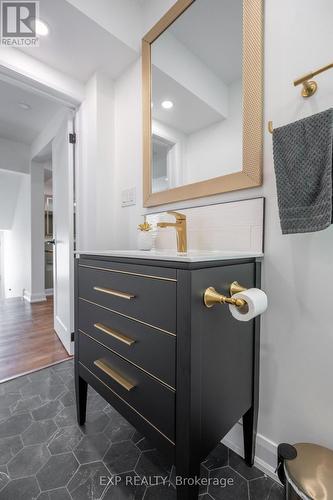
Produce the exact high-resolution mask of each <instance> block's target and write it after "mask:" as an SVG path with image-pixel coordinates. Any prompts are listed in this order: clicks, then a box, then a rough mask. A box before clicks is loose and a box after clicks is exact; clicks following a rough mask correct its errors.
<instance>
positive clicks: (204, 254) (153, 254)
mask: <svg viewBox="0 0 333 500" xmlns="http://www.w3.org/2000/svg"><path fill="white" fill-rule="evenodd" d="M75 253H76V255H80V254H81V255H97V256H98V255H101V256H105V257H128V258H132V259H155V260H171V261H176V262H207V261H212V260H232V259H247V258H253V257H263V255H264V254H263V253H260V252H251V251H248V252H242V251H231V250H230V251H228V250H223V251H222V250H216V251H208V250H207V251H205V250H189V251H188V252H187V253H186V254H178V253H177V251H175V250H148V251H145V250H104V251H101V250H98V251H91V250H89V251H84V250H78V251H76V252H75Z"/></svg>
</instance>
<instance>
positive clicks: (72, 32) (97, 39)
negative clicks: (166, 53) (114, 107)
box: [21, 0, 138, 83]
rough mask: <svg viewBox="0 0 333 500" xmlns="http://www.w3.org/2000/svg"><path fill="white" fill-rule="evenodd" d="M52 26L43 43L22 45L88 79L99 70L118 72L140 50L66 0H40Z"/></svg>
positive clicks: (44, 17)
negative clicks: (134, 48)
mask: <svg viewBox="0 0 333 500" xmlns="http://www.w3.org/2000/svg"><path fill="white" fill-rule="evenodd" d="M39 4H40V18H41V19H42V20H43V21H45V22H46V23H47V24H48V25H49V27H50V33H49V35H48V36H47V37H43V38H42V39H41V40H40V47H32V48H25V49H21V50H22V51H23V52H25V53H27V54H29V55H30V56H32V57H35V58H36V59H38V60H39V61H41V62H43V63H45V64H48V65H49V66H51V67H53V68H55V69H57V70H59V71H62V72H63V73H66V74H67V75H70V76H72V77H74V78H76V79H77V80H80V81H81V82H83V83H84V82H86V81H87V80H88V79H89V78H90V76H92V75H93V73H94V72H95V71H97V70H101V71H103V72H104V73H106V74H107V75H108V76H109V77H110V78H116V77H117V76H119V75H120V74H121V73H122V72H123V71H124V70H125V69H126V67H127V66H128V65H129V64H131V63H132V62H134V61H135V60H136V59H137V58H138V54H137V53H136V52H135V51H134V50H133V49H130V48H129V47H128V46H127V45H125V44H124V43H122V42H121V41H120V40H119V39H118V38H116V37H114V36H113V35H112V34H111V33H110V32H108V31H106V30H105V29H103V28H102V27H101V26H100V25H99V24H97V23H95V22H94V21H93V20H92V19H91V18H89V17H87V16H85V15H84V14H83V13H82V12H81V11H79V10H78V9H76V8H75V7H73V6H72V5H71V4H69V3H68V2H66V1H65V0H40V1H39Z"/></svg>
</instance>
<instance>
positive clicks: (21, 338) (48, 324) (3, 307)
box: [0, 297, 70, 382]
mask: <svg viewBox="0 0 333 500" xmlns="http://www.w3.org/2000/svg"><path fill="white" fill-rule="evenodd" d="M67 358H68V359H69V358H70V356H68V354H67V352H66V350H65V349H64V347H63V345H62V343H61V342H60V340H59V339H58V337H57V335H56V333H55V332H54V330H53V298H51V297H49V298H48V299H47V301H46V302H39V303H36V304H30V303H29V302H27V301H25V300H23V299H21V298H15V299H7V300H3V301H0V382H1V381H4V380H7V379H9V378H13V377H16V376H19V375H22V374H24V373H27V372H30V371H33V370H38V369H40V368H43V367H45V366H48V365H50V364H52V363H56V362H58V361H61V360H64V359H67Z"/></svg>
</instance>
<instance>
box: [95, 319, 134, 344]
mask: <svg viewBox="0 0 333 500" xmlns="http://www.w3.org/2000/svg"><path fill="white" fill-rule="evenodd" d="M94 327H95V328H96V329H97V330H100V331H101V332H103V333H106V334H107V335H111V337H113V338H115V339H117V340H119V341H120V342H123V343H124V344H126V345H128V346H131V345H133V344H135V340H134V339H131V338H130V337H127V336H126V335H124V334H122V333H120V332H117V331H116V330H111V328H109V327H107V326H105V325H102V323H95V324H94Z"/></svg>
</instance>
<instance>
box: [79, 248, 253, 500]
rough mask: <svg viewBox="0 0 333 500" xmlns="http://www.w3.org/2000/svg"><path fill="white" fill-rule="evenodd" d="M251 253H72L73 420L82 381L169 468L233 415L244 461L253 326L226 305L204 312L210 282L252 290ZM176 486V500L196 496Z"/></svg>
mask: <svg viewBox="0 0 333 500" xmlns="http://www.w3.org/2000/svg"><path fill="white" fill-rule="evenodd" d="M260 260H261V259H260V258H258V257H255V256H251V255H250V256H246V257H237V258H236V257H234V258H233V257H232V256H231V257H230V256H228V257H226V258H223V257H221V258H220V259H219V260H216V259H215V260H206V261H205V260H203V261H200V260H198V259H197V260H196V261H186V259H184V260H166V258H163V259H162V258H161V259H160V260H159V259H158V258H153V259H149V258H148V259H147V258H145V259H144V258H133V257H127V256H115V255H111V254H110V255H106V254H99V255H90V254H81V255H80V256H77V259H76V332H75V378H76V399H77V412H78V421H79V424H80V425H82V424H84V422H85V416H86V401H87V386H88V384H90V385H91V386H92V387H93V388H94V389H95V390H96V391H97V392H98V393H99V394H101V395H102V396H103V397H104V398H105V399H106V400H107V401H108V402H109V403H110V404H111V405H112V406H113V407H114V408H115V409H116V410H117V411H118V412H120V413H121V414H122V415H123V416H124V417H125V418H126V419H127V420H128V421H129V422H130V423H131V424H132V425H133V426H134V427H136V428H137V429H138V430H139V431H140V432H141V433H142V434H144V435H145V436H146V437H147V438H148V439H149V440H150V441H151V442H152V443H154V444H155V445H156V447H158V448H159V449H161V451H164V453H166V454H167V455H168V456H169V457H170V458H171V459H172V460H173V463H175V465H176V473H177V475H178V476H182V477H185V478H188V477H193V476H199V474H200V463H201V462H202V461H203V460H204V459H205V457H206V456H207V455H208V454H209V452H210V451H211V450H212V449H213V448H214V447H215V446H216V445H217V444H218V443H219V441H220V440H221V439H222V438H223V437H224V436H225V435H226V434H227V433H228V431H229V430H230V429H231V428H232V427H233V425H234V424H235V423H236V422H237V421H238V420H239V419H240V418H242V419H243V429H244V444H245V460H246V462H247V464H249V465H252V464H253V460H254V445H255V437H256V428H257V415H258V380H259V336H260V331H259V323H260V319H259V318H256V319H254V320H251V321H249V322H239V321H237V320H236V319H234V318H233V316H232V315H231V314H230V312H229V309H228V306H227V305H219V306H217V307H213V308H211V309H207V308H206V307H205V305H204V303H203V293H204V291H205V289H206V288H207V287H210V286H213V287H215V288H216V289H218V290H219V291H221V292H222V293H224V294H226V295H228V294H229V287H230V284H231V283H232V282H233V281H235V280H237V281H238V282H239V283H241V284H242V285H244V286H245V287H247V288H251V287H260V267H261V263H260ZM197 495H198V492H197V489H196V488H195V487H194V488H190V487H187V486H179V487H178V490H177V498H179V499H190V498H191V499H194V498H197Z"/></svg>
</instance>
